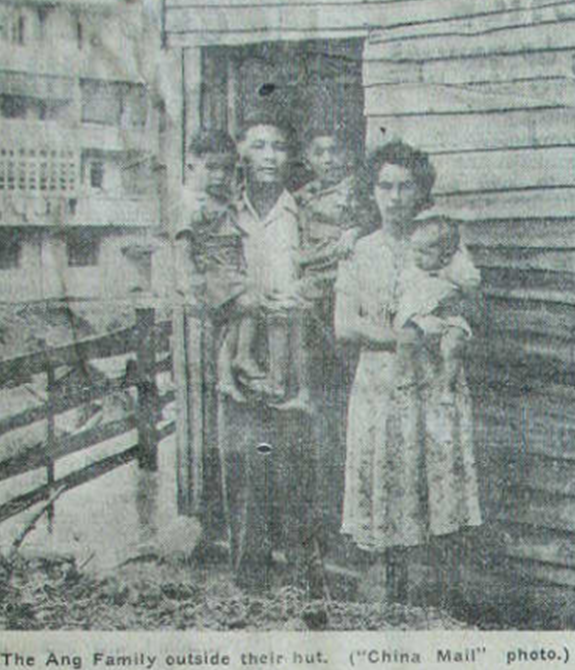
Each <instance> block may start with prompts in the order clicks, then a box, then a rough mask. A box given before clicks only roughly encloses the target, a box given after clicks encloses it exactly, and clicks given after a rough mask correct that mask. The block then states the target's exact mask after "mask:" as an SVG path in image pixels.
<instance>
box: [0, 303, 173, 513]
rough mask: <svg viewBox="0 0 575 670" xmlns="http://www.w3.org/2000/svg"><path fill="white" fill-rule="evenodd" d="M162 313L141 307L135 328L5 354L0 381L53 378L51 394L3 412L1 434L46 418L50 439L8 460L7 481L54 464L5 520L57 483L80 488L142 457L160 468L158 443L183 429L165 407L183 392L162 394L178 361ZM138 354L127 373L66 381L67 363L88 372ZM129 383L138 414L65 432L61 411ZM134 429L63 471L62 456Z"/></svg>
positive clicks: (1, 477) (13, 503)
mask: <svg viewBox="0 0 575 670" xmlns="http://www.w3.org/2000/svg"><path fill="white" fill-rule="evenodd" d="M155 317H156V313H155V310H154V309H153V308H137V309H136V324H135V326H133V327H131V328H125V329H122V330H118V331H114V332H113V333H109V334H107V335H103V336H99V337H93V338H89V339H85V340H82V341H81V342H74V343H72V344H67V345H64V346H59V347H54V348H51V349H45V350H43V351H39V352H35V353H32V354H27V355H24V356H17V357H14V358H11V359H8V360H4V361H0V387H2V386H5V385H6V384H7V383H8V382H12V383H14V381H15V380H16V381H17V380H19V379H24V378H26V377H29V376H30V375H38V374H42V375H44V376H45V378H46V400H45V401H44V402H42V404H40V405H39V406H37V407H31V408H28V409H26V410H23V411H21V412H17V413H16V414H12V415H11V416H7V417H3V418H1V419H0V437H2V436H4V435H7V434H8V433H10V432H12V431H15V430H18V429H22V428H26V427H28V426H31V425H32V424H35V423H37V422H40V421H45V422H46V432H45V439H44V441H43V442H42V443H41V444H38V445H37V446H35V447H33V448H30V449H26V450H25V451H23V452H20V453H16V454H14V455H13V456H10V457H8V458H6V459H4V460H2V461H0V482H2V481H6V480H8V479H11V478H13V477H16V476H18V475H22V474H24V473H27V472H31V471H34V470H39V469H45V470H46V482H45V483H44V484H42V485H40V486H37V487H36V488H34V489H32V490H29V491H26V492H25V493H22V494H20V495H16V496H15V497H13V498H12V499H10V500H9V501H8V502H5V503H3V504H2V505H0V522H2V521H4V520H6V519H8V518H10V517H12V516H14V515H15V514H19V513H20V512H22V511H24V510H26V509H28V508H29V507H31V506H33V505H35V504H36V503H38V502H41V501H42V500H46V499H48V498H49V497H50V495H51V493H52V492H53V491H54V490H55V488H59V487H61V486H65V487H66V489H71V488H75V487H76V486H79V485H81V484H84V483H86V482H88V481H91V480H93V479H95V478H97V477H100V476H101V475H103V474H105V473H107V472H110V471H111V470H113V469H115V468H117V467H119V466H121V465H123V464H125V463H128V462H130V461H132V460H134V459H137V460H138V462H139V464H140V467H142V468H146V469H149V470H155V469H156V468H157V447H158V444H159V442H160V441H161V440H162V439H164V438H165V437H167V436H168V435H170V434H171V433H173V432H174V430H175V426H174V422H165V423H164V425H162V426H161V427H160V426H159V418H160V413H161V410H162V409H163V408H164V407H165V406H166V405H167V404H168V403H170V402H172V401H173V400H174V399H175V393H174V392H173V391H168V392H167V393H165V394H164V395H163V396H160V395H159V393H158V386H157V383H156V376H157V374H159V373H161V372H167V371H170V370H171V367H172V359H171V354H170V353H169V352H170V339H169V338H170V335H171V331H172V324H171V322H170V321H164V322H160V323H158V324H156V322H155ZM166 353H167V354H168V355H167V356H165V357H164V358H163V359H162V360H157V359H158V355H159V354H166ZM130 354H132V355H133V357H131V358H129V359H128V362H127V365H126V369H125V373H124V374H123V375H122V377H121V378H112V379H105V380H103V381H101V382H100V381H99V382H96V383H94V384H88V385H85V386H76V387H73V388H71V389H67V390H64V391H63V390H62V389H60V388H58V384H57V382H56V371H57V369H58V368H61V367H63V366H66V367H71V368H72V369H74V370H82V371H85V370H86V366H87V364H88V363H89V362H90V361H95V360H102V359H108V358H111V357H115V356H121V355H130ZM128 389H136V407H135V411H134V412H133V413H131V414H129V415H127V416H125V417H123V418H121V419H117V420H114V421H109V422H107V423H105V424H104V425H101V426H96V427H93V428H88V429H86V430H83V431H80V432H77V433H72V434H66V435H63V436H59V435H57V431H56V418H57V416H58V415H60V414H62V413H64V412H68V411H70V410H73V409H76V408H78V407H81V406H82V405H85V404H86V403H90V402H92V401H94V400H97V399H100V398H103V397H105V396H107V395H110V394H113V393H117V392H119V391H127V390H128ZM133 430H136V431H137V442H136V444H132V445H131V446H129V447H127V448H125V449H123V450H122V451H121V452H119V453H116V454H114V455H112V456H107V457H105V458H102V459H100V460H97V461H96V462H93V463H91V464H89V465H87V466H85V467H82V468H80V469H78V470H75V471H73V472H72V473H69V474H67V475H66V476H64V477H61V478H58V477H57V476H56V462H57V461H58V460H59V459H62V458H64V457H66V456H70V455H71V454H75V453H77V452H80V451H83V450H86V449H90V448H94V447H96V446H97V445H99V444H102V443H104V442H106V441H108V440H112V439H114V438H118V437H120V436H121V435H125V434H126V433H129V432H130V431H133ZM49 515H53V509H50V510H49Z"/></svg>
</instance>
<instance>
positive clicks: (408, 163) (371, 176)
mask: <svg viewBox="0 0 575 670" xmlns="http://www.w3.org/2000/svg"><path fill="white" fill-rule="evenodd" d="M384 165H397V166H398V167H402V168H405V169H406V170H409V172H411V175H412V176H413V179H414V181H415V183H416V184H417V187H418V190H419V193H420V198H419V203H418V204H419V211H423V210H424V209H427V208H428V207H431V205H432V204H433V198H432V197H431V191H432V189H433V185H434V184H435V169H434V167H433V165H432V164H431V161H430V160H429V156H428V154H426V153H425V152H424V151H419V149H414V148H413V147H412V146H410V145H409V144H406V143H405V142H400V141H396V142H390V143H389V144H385V145H384V146H383V147H380V148H379V149H376V150H375V151H374V152H373V153H372V154H371V155H370V156H369V158H368V160H367V165H366V170H365V175H364V180H363V181H364V187H365V188H366V191H367V193H368V194H370V195H371V194H372V193H373V189H374V187H375V182H376V180H377V178H378V175H379V172H380V170H381V168H382V167H383V166H384Z"/></svg>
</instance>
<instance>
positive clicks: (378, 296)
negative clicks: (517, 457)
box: [336, 230, 481, 551]
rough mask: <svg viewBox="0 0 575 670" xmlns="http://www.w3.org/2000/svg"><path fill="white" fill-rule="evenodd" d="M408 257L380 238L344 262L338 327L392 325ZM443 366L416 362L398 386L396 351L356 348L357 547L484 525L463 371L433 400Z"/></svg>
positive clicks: (348, 506) (351, 430) (348, 510)
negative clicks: (452, 387) (451, 398)
mask: <svg viewBox="0 0 575 670" xmlns="http://www.w3.org/2000/svg"><path fill="white" fill-rule="evenodd" d="M405 254H406V250H405V247H404V245H403V244H402V243H401V242H394V241H393V239H391V238H389V237H386V236H385V235H384V233H383V232H382V231H381V230H378V231H377V232H375V233H373V234H371V235H369V236H368V237H365V238H364V239H363V240H361V241H360V242H359V243H358V244H357V246H356V251H355V254H354V256H353V257H352V258H351V259H349V260H348V261H345V262H342V263H340V267H339V272H338V281H337V287H336V291H337V298H336V311H337V318H336V323H337V322H338V321H340V320H343V319H346V318H347V317H348V315H356V316H360V317H361V318H365V319H368V320H370V321H371V322H372V323H373V324H381V326H382V327H383V326H388V327H389V326H392V325H393V315H394V313H395V310H396V307H397V297H398V296H397V291H398V284H399V276H400V273H401V268H402V266H403V263H404V259H405ZM439 365H440V361H439V358H438V356H434V354H433V352H432V351H431V350H430V351H426V350H425V348H424V353H423V354H422V355H421V356H420V372H421V374H420V375H419V377H418V382H417V383H416V384H415V385H411V386H407V387H404V386H402V385H401V384H398V379H397V378H396V377H397V375H396V374H395V353H394V352H391V351H381V350H380V351H376V350H369V349H367V348H364V349H362V351H361V355H360V361H359V366H358V369H357V373H356V377H355V380H354V383H353V387H352V392H351V398H350V405H349V413H348V426H347V458H346V482H345V498H344V513H343V525H342V532H343V533H346V534H349V535H350V536H351V537H352V538H353V539H354V541H355V542H356V543H357V545H358V546H360V547H361V548H363V549H367V550H371V551H382V550H385V549H387V548H389V547H394V546H415V545H419V544H423V543H425V542H427V541H428V539H429V537H430V536H431V535H444V534H447V533H452V532H454V531H457V530H459V529H461V528H463V527H465V526H476V525H479V524H480V523H481V513H480V507H479V496H478V485H477V474H476V466H475V457H474V453H473V423H472V406H471V398H470V395H469V390H468V388H467V384H466V381H465V378H464V374H463V370H462V371H461V375H460V379H459V380H458V384H457V389H456V394H455V396H456V399H455V403H454V405H452V406H445V405H442V404H441V403H440V402H439V394H440V392H441V389H439V388H438V386H439V385H438V384H437V383H435V381H436V380H437V379H438V378H439V375H438V374H437V372H438V366H439Z"/></svg>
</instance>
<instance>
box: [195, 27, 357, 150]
mask: <svg viewBox="0 0 575 670" xmlns="http://www.w3.org/2000/svg"><path fill="white" fill-rule="evenodd" d="M362 51H363V42H362V40H359V39H349V40H310V41H305V42H265V43H262V44H253V45H248V46H242V47H206V48H205V49H204V50H203V58H202V87H203V88H202V106H201V114H202V119H201V121H202V127H204V128H222V129H226V130H228V131H229V132H230V133H231V134H232V135H234V134H235V131H236V130H237V128H238V127H239V126H241V123H242V121H243V119H244V118H245V117H246V115H249V114H251V113H252V112H256V111H262V110H271V111H274V110H277V111H279V112H281V114H282V115H283V116H284V118H285V117H287V120H289V121H290V123H291V124H292V125H293V127H294V128H295V130H296V131H297V132H298V135H301V133H302V132H304V131H305V129H306V128H307V127H309V126H310V125H312V124H313V125H321V124H322V123H324V122H325V123H327V124H330V125H331V124H332V123H336V124H337V125H338V126H340V127H341V128H342V129H343V133H344V135H345V136H346V144H347V145H348V147H349V148H351V149H352V150H353V152H354V153H355V154H356V155H357V156H359V155H361V154H362V152H363V148H364V137H365V120H364V98H363V86H362Z"/></svg>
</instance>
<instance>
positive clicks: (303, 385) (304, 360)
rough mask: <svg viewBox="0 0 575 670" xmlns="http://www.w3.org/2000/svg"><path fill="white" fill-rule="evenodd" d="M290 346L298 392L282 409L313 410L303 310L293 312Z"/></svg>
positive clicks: (290, 356)
mask: <svg viewBox="0 0 575 670" xmlns="http://www.w3.org/2000/svg"><path fill="white" fill-rule="evenodd" d="M288 348H289V359H290V362H291V365H292V369H293V373H294V377H295V386H296V388H297V392H296V395H295V396H294V397H293V398H291V399H290V400H288V401H287V402H285V403H282V409H299V410H302V411H304V412H311V411H312V407H311V360H310V355H309V351H308V348H307V346H306V342H305V312H303V311H301V310H297V311H294V312H292V314H291V324H290V328H289V341H288Z"/></svg>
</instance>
